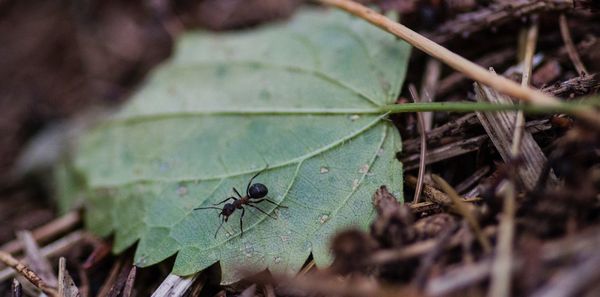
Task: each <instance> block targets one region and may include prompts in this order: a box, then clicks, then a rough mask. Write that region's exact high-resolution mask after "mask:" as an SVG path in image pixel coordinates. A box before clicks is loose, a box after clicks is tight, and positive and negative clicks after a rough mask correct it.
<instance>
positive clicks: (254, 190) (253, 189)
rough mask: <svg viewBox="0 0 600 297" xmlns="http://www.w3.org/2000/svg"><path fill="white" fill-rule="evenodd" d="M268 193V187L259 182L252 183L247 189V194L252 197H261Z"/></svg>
mask: <svg viewBox="0 0 600 297" xmlns="http://www.w3.org/2000/svg"><path fill="white" fill-rule="evenodd" d="M268 193H269V189H267V186H265V185H263V184H261V183H255V184H252V185H251V186H250V188H249V189H248V196H249V197H250V198H254V199H257V198H263V197H265V196H267V194H268Z"/></svg>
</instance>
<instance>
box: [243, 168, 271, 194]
mask: <svg viewBox="0 0 600 297" xmlns="http://www.w3.org/2000/svg"><path fill="white" fill-rule="evenodd" d="M267 168H269V166H267V167H265V169H263V170H261V171H259V172H257V173H256V174H255V175H254V176H253V177H252V178H251V179H250V180H249V181H248V185H247V186H246V195H248V191H250V186H251V185H252V181H253V180H254V179H255V178H256V177H257V176H258V175H260V174H261V173H263V171H265V170H267Z"/></svg>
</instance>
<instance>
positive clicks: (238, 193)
mask: <svg viewBox="0 0 600 297" xmlns="http://www.w3.org/2000/svg"><path fill="white" fill-rule="evenodd" d="M233 191H234V192H235V193H236V194H237V195H238V197H240V198H242V195H240V192H238V190H237V189H236V188H235V187H234V188H233Z"/></svg>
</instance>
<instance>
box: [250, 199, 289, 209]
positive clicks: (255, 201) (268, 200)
mask: <svg viewBox="0 0 600 297" xmlns="http://www.w3.org/2000/svg"><path fill="white" fill-rule="evenodd" d="M263 201H267V202H269V203H271V204H273V205H275V206H278V207H281V208H288V207H287V206H284V205H279V204H277V203H275V202H274V201H272V200H270V199H267V198H262V199H260V200H254V201H253V203H259V202H263Z"/></svg>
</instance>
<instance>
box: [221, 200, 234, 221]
mask: <svg viewBox="0 0 600 297" xmlns="http://www.w3.org/2000/svg"><path fill="white" fill-rule="evenodd" d="M234 211H235V206H234V205H233V204H231V203H227V204H225V205H224V206H223V210H221V214H222V215H223V216H225V221H227V217H229V216H230V215H231V214H232V213H233V212H234Z"/></svg>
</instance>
